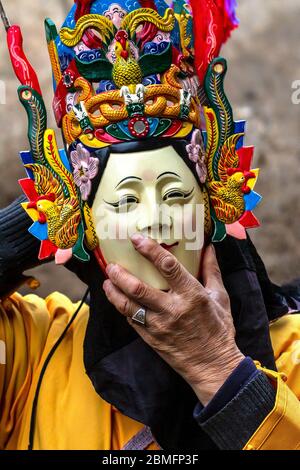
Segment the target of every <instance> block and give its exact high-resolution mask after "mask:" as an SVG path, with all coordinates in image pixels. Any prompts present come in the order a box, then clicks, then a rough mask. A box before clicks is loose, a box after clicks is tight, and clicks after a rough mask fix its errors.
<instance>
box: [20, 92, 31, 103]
mask: <svg viewBox="0 0 300 470" xmlns="http://www.w3.org/2000/svg"><path fill="white" fill-rule="evenodd" d="M21 97H22V98H23V100H26V101H29V100H30V98H31V97H32V93H31V91H30V90H23V91H22V93H21Z"/></svg>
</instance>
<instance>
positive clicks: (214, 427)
mask: <svg viewBox="0 0 300 470" xmlns="http://www.w3.org/2000/svg"><path fill="white" fill-rule="evenodd" d="M247 361H248V363H247ZM249 361H251V360H250V359H249V358H247V359H246V360H245V361H243V363H241V365H240V366H239V367H238V368H237V369H236V370H235V371H234V372H233V374H232V375H231V376H230V377H229V378H228V379H227V381H226V382H225V384H224V385H223V387H222V388H221V389H220V390H219V392H218V393H217V394H216V396H215V397H214V398H213V400H212V401H211V402H210V403H209V404H208V405H207V407H205V408H204V407H203V406H202V405H201V404H198V405H197V407H196V409H195V411H194V418H195V419H196V421H197V422H198V424H199V426H200V427H201V428H202V429H203V431H205V432H206V433H207V434H208V435H209V437H210V438H211V439H212V440H213V441H214V442H215V443H216V445H217V446H218V448H219V449H222V450H241V449H243V448H244V447H245V445H246V444H247V442H248V441H249V439H250V438H251V436H252V435H253V434H254V433H255V431H256V430H257V429H258V427H259V426H260V425H261V423H262V422H263V421H264V419H265V418H266V417H267V416H268V414H269V413H271V411H272V409H273V408H274V406H275V400H276V392H275V390H274V388H273V386H272V385H271V383H270V381H269V380H268V378H267V376H266V375H265V374H264V373H263V372H261V371H258V370H255V371H254V369H252V371H251V366H250V362H249ZM253 366H254V364H253ZM254 367H255V366H254ZM249 374H250V375H249ZM234 392H235V395H234V396H233V394H234Z"/></svg>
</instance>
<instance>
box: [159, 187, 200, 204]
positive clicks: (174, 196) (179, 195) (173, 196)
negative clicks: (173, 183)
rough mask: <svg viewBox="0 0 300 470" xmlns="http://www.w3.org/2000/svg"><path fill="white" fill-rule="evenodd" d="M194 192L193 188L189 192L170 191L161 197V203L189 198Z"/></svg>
mask: <svg viewBox="0 0 300 470" xmlns="http://www.w3.org/2000/svg"><path fill="white" fill-rule="evenodd" d="M193 192H194V188H193V189H192V190H191V191H183V190H180V189H171V190H169V191H168V192H167V193H166V194H164V196H163V201H172V200H178V199H179V200H180V199H187V198H189V197H190V196H191V195H192V194H193Z"/></svg>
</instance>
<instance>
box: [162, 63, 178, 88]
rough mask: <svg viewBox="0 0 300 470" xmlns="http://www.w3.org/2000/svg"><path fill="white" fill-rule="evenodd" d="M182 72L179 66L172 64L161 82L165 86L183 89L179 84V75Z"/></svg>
mask: <svg viewBox="0 0 300 470" xmlns="http://www.w3.org/2000/svg"><path fill="white" fill-rule="evenodd" d="M180 72H181V70H180V68H179V67H177V65H174V64H172V65H171V67H170V68H169V69H168V70H167V72H165V73H164V74H163V75H162V78H161V81H162V84H163V85H170V86H171V87H173V88H177V89H181V85H180V83H179V82H178V74H179V73H180Z"/></svg>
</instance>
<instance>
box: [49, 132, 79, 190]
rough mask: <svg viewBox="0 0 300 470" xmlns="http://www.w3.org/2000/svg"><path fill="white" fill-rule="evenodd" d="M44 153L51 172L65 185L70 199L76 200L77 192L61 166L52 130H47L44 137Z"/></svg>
mask: <svg viewBox="0 0 300 470" xmlns="http://www.w3.org/2000/svg"><path fill="white" fill-rule="evenodd" d="M44 153H45V157H46V159H47V161H48V163H49V165H50V166H51V168H53V170H54V171H55V172H56V173H57V175H58V176H59V178H61V179H62V181H63V182H64V183H65V185H66V187H67V188H68V191H69V194H70V197H74V198H75V199H77V190H76V186H75V183H74V180H73V175H72V173H70V172H69V171H68V170H67V169H66V167H65V166H64V165H63V164H62V162H61V159H60V155H59V151H58V147H57V142H56V137H55V132H54V130H53V129H47V130H46V132H45V135H44Z"/></svg>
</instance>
